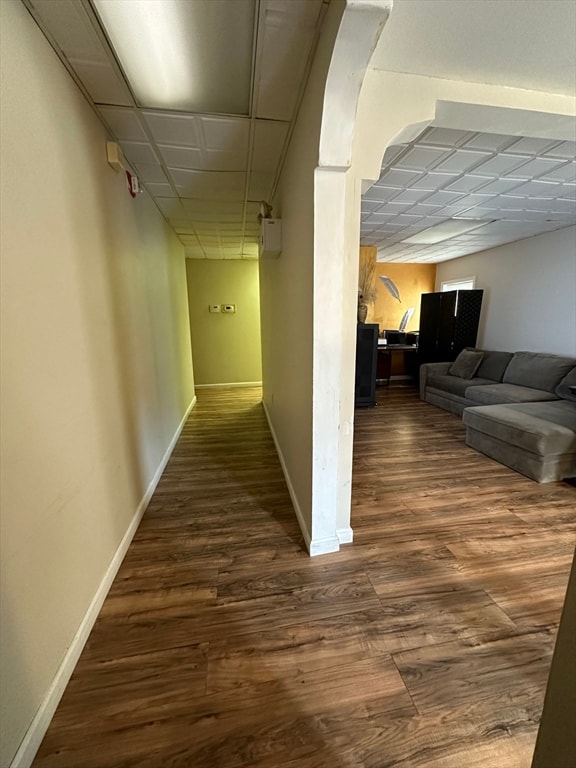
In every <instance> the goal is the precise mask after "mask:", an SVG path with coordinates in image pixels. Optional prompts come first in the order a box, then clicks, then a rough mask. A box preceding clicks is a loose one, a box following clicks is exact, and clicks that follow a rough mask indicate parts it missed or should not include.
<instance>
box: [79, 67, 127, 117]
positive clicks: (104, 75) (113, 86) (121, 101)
mask: <svg viewBox="0 0 576 768" xmlns="http://www.w3.org/2000/svg"><path fill="white" fill-rule="evenodd" d="M70 64H71V66H72V68H73V70H74V72H75V73H76V75H77V76H78V78H79V79H80V80H81V82H82V85H83V86H84V87H85V88H86V90H87V91H88V93H89V94H90V96H91V97H92V100H93V101H94V102H95V103H96V104H117V105H119V106H120V105H124V106H129V105H130V104H132V97H131V95H130V92H129V91H128V89H127V88H126V86H125V85H124V83H123V82H122V80H121V79H120V77H119V76H118V75H117V74H116V70H115V69H114V68H113V67H112V66H111V65H110V64H109V63H108V62H100V61H85V60H83V61H79V60H75V59H72V60H71V61H70Z"/></svg>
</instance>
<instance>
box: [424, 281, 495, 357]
mask: <svg viewBox="0 0 576 768" xmlns="http://www.w3.org/2000/svg"><path fill="white" fill-rule="evenodd" d="M483 293H484V291H482V290H471V291H445V292H442V293H440V292H439V293H423V294H422V299H421V302H420V336H419V341H418V353H419V354H418V357H419V362H420V363H433V362H444V361H446V362H448V361H450V360H455V359H456V357H457V356H458V353H459V352H461V351H462V350H463V349H464V348H465V347H474V346H475V345H476V338H477V336H478V324H479V322H480V310H481V308H482V295H483Z"/></svg>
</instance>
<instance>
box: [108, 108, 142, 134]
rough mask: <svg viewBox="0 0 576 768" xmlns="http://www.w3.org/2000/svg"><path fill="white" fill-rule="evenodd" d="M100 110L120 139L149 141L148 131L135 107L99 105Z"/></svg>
mask: <svg viewBox="0 0 576 768" xmlns="http://www.w3.org/2000/svg"><path fill="white" fill-rule="evenodd" d="M98 111H99V112H100V114H101V115H102V117H103V118H104V120H105V121H106V122H107V123H108V125H109V126H110V130H111V131H112V133H113V134H114V136H115V137H116V139H117V140H118V141H147V140H148V137H147V136H146V131H145V130H144V128H143V127H142V124H141V122H140V120H139V118H138V113H137V111H136V110H135V109H118V108H116V107H102V106H100V107H98Z"/></svg>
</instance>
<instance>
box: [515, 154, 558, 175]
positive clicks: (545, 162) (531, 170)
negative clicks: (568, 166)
mask: <svg viewBox="0 0 576 768" xmlns="http://www.w3.org/2000/svg"><path fill="white" fill-rule="evenodd" d="M559 165H562V160H554V159H548V158H545V157H538V158H536V159H535V160H530V161H529V162H527V163H524V165H521V166H520V167H519V168H515V169H514V176H515V177H516V178H517V179H533V178H534V177H537V176H542V175H543V174H545V173H548V174H549V173H551V172H553V171H555V170H556V169H557V168H558V166H559Z"/></svg>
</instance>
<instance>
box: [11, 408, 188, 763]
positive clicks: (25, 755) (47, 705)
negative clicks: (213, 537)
mask: <svg viewBox="0 0 576 768" xmlns="http://www.w3.org/2000/svg"><path fill="white" fill-rule="evenodd" d="M195 405H196V395H194V397H193V398H192V402H191V403H190V405H189V406H188V408H187V409H186V413H185V414H184V416H183V417H182V420H181V421H180V424H179V425H178V427H177V428H176V432H175V433H174V437H173V438H172V440H171V441H170V445H169V446H168V448H167V449H166V451H165V453H164V456H163V457H162V459H161V461H160V464H159V466H158V469H157V470H156V472H155V473H154V477H153V478H152V480H151V481H150V483H149V485H148V488H147V489H146V492H145V494H144V496H143V497H142V500H141V501H140V503H139V504H138V508H137V509H136V512H135V514H134V517H133V518H132V521H131V522H130V525H129V526H128V530H127V531H126V533H125V534H124V536H123V538H122V541H121V542H120V544H119V545H118V548H117V549H116V552H115V553H114V557H113V558H112V561H111V562H110V565H109V566H108V568H107V569H106V572H105V574H104V577H103V579H102V581H101V582H100V585H99V587H98V589H97V590H96V594H95V595H94V597H93V598H92V602H91V603H90V605H89V607H88V610H87V611H86V613H85V614H84V618H83V619H82V621H81V623H80V626H79V627H78V630H77V632H76V634H75V635H74V638H73V639H72V642H71V643H70V645H69V647H68V650H67V651H66V654H65V655H64V659H63V660H62V663H61V664H60V666H59V668H58V671H57V672H56V675H55V677H54V679H53V681H52V684H51V686H50V688H49V689H48V692H47V693H46V695H45V697H44V700H43V701H42V703H41V704H40V707H39V709H38V711H37V712H36V715H35V716H34V719H33V720H32V722H31V724H30V727H29V728H28V730H27V731H26V735H25V736H24V738H23V739H22V742H21V744H20V746H19V748H18V751H17V752H16V754H15V756H14V759H13V760H12V762H11V763H10V768H29V767H30V766H31V765H32V761H33V760H34V757H35V756H36V752H37V751H38V748H39V747H40V744H41V743H42V739H43V738H44V735H45V734H46V731H47V730H48V726H49V725H50V721H51V720H52V718H53V717H54V712H55V711H56V707H57V706H58V704H59V702H60V699H61V698H62V694H63V693H64V690H65V689H66V686H67V685H68V681H69V680H70V677H71V676H72V672H74V668H75V667H76V664H77V663H78V659H79V658H80V654H81V653H82V651H83V649H84V646H85V644H86V641H87V640H88V636H89V635H90V632H91V630H92V627H93V626H94V622H95V621H96V619H97V617H98V614H99V613H100V608H101V607H102V603H103V602H104V600H105V599H106V595H107V594H108V591H109V590H110V587H111V586H112V582H113V581H114V578H115V576H116V574H117V573H118V569H119V568H120V565H121V564H122V560H123V559H124V556H125V555H126V552H127V551H128V547H129V546H130V543H131V541H132V539H133V537H134V534H135V533H136V530H137V528H138V525H139V524H140V521H141V520H142V516H143V515H144V512H145V511H146V507H147V506H148V503H149V502H150V499H151V498H152V494H153V493H154V491H155V490H156V486H157V485H158V481H159V480H160V478H161V477H162V473H163V472H164V469H165V468H166V464H167V463H168V459H169V458H170V456H171V454H172V451H173V450H174V446H175V445H176V442H177V440H178V438H179V437H180V433H181V432H182V429H183V428H184V424H185V423H186V419H187V418H188V416H189V415H190V411H191V410H192V408H194V406H195Z"/></svg>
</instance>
